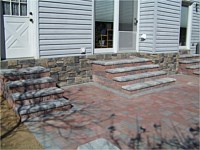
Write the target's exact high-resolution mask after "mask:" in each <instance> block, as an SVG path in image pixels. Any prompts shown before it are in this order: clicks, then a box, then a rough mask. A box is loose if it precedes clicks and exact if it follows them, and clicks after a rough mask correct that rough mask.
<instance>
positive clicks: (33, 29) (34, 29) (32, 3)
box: [28, 0, 40, 59]
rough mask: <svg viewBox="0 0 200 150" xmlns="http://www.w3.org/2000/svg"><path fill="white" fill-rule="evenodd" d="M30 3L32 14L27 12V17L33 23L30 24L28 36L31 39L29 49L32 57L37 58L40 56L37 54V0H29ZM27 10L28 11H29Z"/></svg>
mask: <svg viewBox="0 0 200 150" xmlns="http://www.w3.org/2000/svg"><path fill="white" fill-rule="evenodd" d="M29 3H30V5H29V6H30V9H29V10H30V12H32V15H30V14H29V18H30V19H33V23H31V24H30V38H31V39H32V41H31V43H30V47H31V51H32V54H33V57H34V58H36V59H38V58H39V57H40V54H39V21H38V20H39V19H38V18H39V7H38V3H39V2H38V0H29ZM30 12H28V13H30Z"/></svg>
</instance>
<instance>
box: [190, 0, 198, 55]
mask: <svg viewBox="0 0 200 150" xmlns="http://www.w3.org/2000/svg"><path fill="white" fill-rule="evenodd" d="M197 2H198V4H199V5H198V6H199V7H198V12H196V3H197ZM198 42H200V2H199V0H194V3H193V14H192V34H191V45H190V50H191V52H192V53H195V52H196V45H197V43H198Z"/></svg>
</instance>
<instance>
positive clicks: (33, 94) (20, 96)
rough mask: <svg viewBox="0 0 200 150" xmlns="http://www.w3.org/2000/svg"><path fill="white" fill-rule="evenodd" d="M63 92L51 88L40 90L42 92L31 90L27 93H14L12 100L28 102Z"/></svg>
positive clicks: (59, 89)
mask: <svg viewBox="0 0 200 150" xmlns="http://www.w3.org/2000/svg"><path fill="white" fill-rule="evenodd" d="M63 92H64V90H63V89H61V88H57V87H50V88H45V89H40V90H31V91H27V92H25V93H13V94H12V99H13V101H21V100H26V99H33V98H38V97H44V96H48V95H53V94H60V93H63Z"/></svg>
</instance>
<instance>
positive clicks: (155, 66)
mask: <svg viewBox="0 0 200 150" xmlns="http://www.w3.org/2000/svg"><path fill="white" fill-rule="evenodd" d="M142 66H145V67H141V68H139V67H138V69H137V66H135V67H121V68H136V69H130V70H125V71H116V72H113V70H117V69H121V68H115V69H107V70H106V73H111V74H117V73H123V72H130V71H138V70H145V69H154V68H159V65H142ZM146 66H152V67H146Z"/></svg>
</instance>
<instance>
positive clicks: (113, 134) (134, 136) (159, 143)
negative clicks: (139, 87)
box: [26, 75, 200, 150]
mask: <svg viewBox="0 0 200 150" xmlns="http://www.w3.org/2000/svg"><path fill="white" fill-rule="evenodd" d="M169 77H172V78H175V79H176V83H175V84H174V85H172V86H170V87H168V88H160V89H157V90H154V91H151V93H140V94H139V95H132V96H130V95H126V94H124V93H119V92H116V91H115V90H113V89H109V88H108V87H104V86H101V85H98V84H96V83H87V84H82V85H76V86H71V87H65V88H64V90H65V93H64V96H65V97H68V98H69V99H70V100H71V103H72V104H73V106H74V107H73V109H74V111H73V112H71V113H68V112H62V115H59V116H55V117H51V118H49V119H48V117H47V118H46V119H44V120H42V121H41V120H40V121H33V122H27V123H26V124H27V126H28V128H29V130H30V131H31V132H32V133H33V134H34V135H35V137H36V138H37V140H38V141H39V142H40V143H41V144H42V146H43V147H44V149H58V150H61V149H63V150H64V149H65V150H73V149H74V150H77V148H78V147H79V146H81V145H84V144H86V143H89V142H91V141H94V140H97V139H106V140H107V141H109V142H110V143H112V144H113V145H114V146H116V147H118V148H119V149H133V148H135V149H136V148H140V149H150V148H157V149H162V148H163V149H178V148H185V149H193V148H194V146H195V145H198V143H199V140H197V139H198V136H199V121H200V120H199V78H198V77H194V76H188V75H172V76H169ZM196 132H197V134H196ZM195 148H196V147H195ZM198 148H199V147H198Z"/></svg>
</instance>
